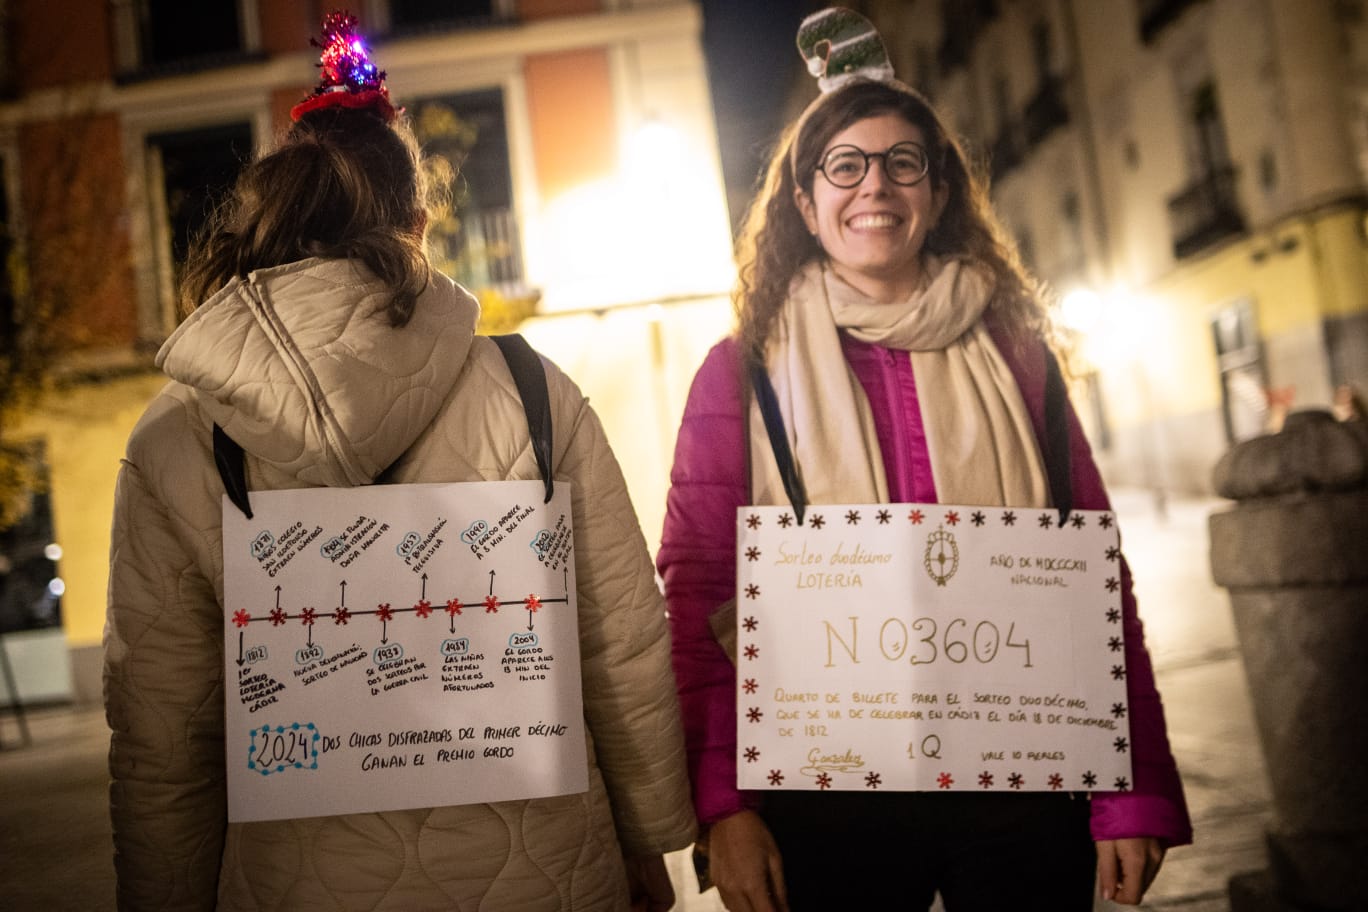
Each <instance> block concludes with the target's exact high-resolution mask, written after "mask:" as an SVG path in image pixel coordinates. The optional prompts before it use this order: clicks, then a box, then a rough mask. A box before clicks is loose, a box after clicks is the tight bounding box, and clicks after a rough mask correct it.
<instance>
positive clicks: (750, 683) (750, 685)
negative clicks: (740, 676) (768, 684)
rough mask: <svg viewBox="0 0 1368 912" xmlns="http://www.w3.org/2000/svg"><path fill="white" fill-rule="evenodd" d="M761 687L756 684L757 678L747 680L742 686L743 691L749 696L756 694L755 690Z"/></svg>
mask: <svg viewBox="0 0 1368 912" xmlns="http://www.w3.org/2000/svg"><path fill="white" fill-rule="evenodd" d="M759 686H760V685H759V684H756V683H755V678H746V683H744V684H742V685H741V689H742V690H744V691H745V692H746V693H748V694H753V693H755V689H756V688H757V687H759Z"/></svg>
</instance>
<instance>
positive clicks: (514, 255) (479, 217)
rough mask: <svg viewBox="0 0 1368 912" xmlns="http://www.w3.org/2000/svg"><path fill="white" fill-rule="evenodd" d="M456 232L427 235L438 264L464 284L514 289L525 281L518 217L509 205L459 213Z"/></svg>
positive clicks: (511, 291) (510, 290) (509, 290)
mask: <svg viewBox="0 0 1368 912" xmlns="http://www.w3.org/2000/svg"><path fill="white" fill-rule="evenodd" d="M460 221H461V229H460V232H459V233H457V234H455V235H446V236H443V235H441V234H440V232H437V231H434V232H432V233H431V234H430V235H429V243H430V244H431V245H432V250H433V256H434V258H435V259H436V261H437V263H438V265H439V266H440V267H441V268H443V269H444V270H446V271H448V272H450V273H451V275H452V278H454V279H456V281H458V282H460V283H461V284H462V285H465V286H466V287H467V288H472V289H478V288H496V289H498V290H499V291H500V292H502V293H505V294H507V293H513V292H514V291H517V290H519V289H521V288H522V287H523V285H524V276H523V262H522V242H521V241H520V240H519V237H518V221H517V218H516V216H514V214H513V212H512V211H511V210H509V209H503V208H498V209H483V210H472V211H468V212H463V213H461V216H460Z"/></svg>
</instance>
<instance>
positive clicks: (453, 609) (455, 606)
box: [447, 599, 464, 617]
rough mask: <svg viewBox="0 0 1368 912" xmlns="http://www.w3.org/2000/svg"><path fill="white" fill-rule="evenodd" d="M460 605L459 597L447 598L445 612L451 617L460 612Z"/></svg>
mask: <svg viewBox="0 0 1368 912" xmlns="http://www.w3.org/2000/svg"><path fill="white" fill-rule="evenodd" d="M462 607H464V606H462V605H461V600H460V599H447V614H449V615H451V616H452V617H455V616H456V615H458V614H460V613H461V608H462Z"/></svg>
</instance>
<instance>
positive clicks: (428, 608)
mask: <svg viewBox="0 0 1368 912" xmlns="http://www.w3.org/2000/svg"><path fill="white" fill-rule="evenodd" d="M413 611H414V613H415V614H417V615H418V616H419V617H420V618H425V617H430V616H431V615H432V602H429V601H428V600H427V599H423V600H422V601H421V602H419V603H418V604H416V605H414V606H413Z"/></svg>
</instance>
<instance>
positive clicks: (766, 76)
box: [701, 0, 823, 225]
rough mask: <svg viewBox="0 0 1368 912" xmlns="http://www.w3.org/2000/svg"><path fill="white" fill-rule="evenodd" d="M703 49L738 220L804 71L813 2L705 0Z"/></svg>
mask: <svg viewBox="0 0 1368 912" xmlns="http://www.w3.org/2000/svg"><path fill="white" fill-rule="evenodd" d="M701 5H702V8H703V51H704V54H705V55H706V57H707V61H708V80H709V82H710V83H711V86H712V96H713V108H714V110H715V112H716V116H717V133H718V142H719V143H720V144H721V151H722V171H723V175H724V177H725V180H726V184H727V197H728V204H729V206H730V208H731V217H732V223H733V225H735V224H736V223H737V222H738V221H739V220H740V218H741V215H742V212H743V208H742V207H744V205H745V204H746V202H748V201H749V199H750V196H751V193H752V191H753V189H754V186H755V183H756V180H757V179H758V176H759V174H760V172H761V170H762V169H763V168H764V165H765V161H766V159H767V157H768V153H769V150H770V147H771V145H772V143H773V142H774V140H775V139H776V138H777V136H778V133H779V131H780V130H781V129H782V128H783V127H784V121H783V117H784V110H785V101H786V100H787V97H788V95H789V93H790V91H791V90H792V88H793V85H794V80H795V78H796V76H797V74H799V73H802V72H804V70H803V62H802V58H800V57H799V55H798V50H797V47H796V46H795V43H794V40H795V36H796V35H797V33H798V23H799V22H800V21H801V20H802V18H803V16H804V15H806V13H807V11H808V10H810V9H813V8H815V7H816V6H818V5H823V4H818V3H814V2H813V0H701Z"/></svg>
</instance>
